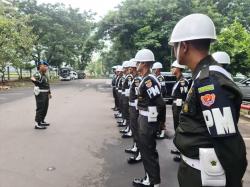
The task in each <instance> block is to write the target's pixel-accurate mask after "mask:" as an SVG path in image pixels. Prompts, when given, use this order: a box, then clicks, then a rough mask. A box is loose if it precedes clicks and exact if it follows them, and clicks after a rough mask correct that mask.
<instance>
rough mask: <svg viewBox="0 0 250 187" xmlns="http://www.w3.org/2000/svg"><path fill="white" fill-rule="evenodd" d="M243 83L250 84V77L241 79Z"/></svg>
mask: <svg viewBox="0 0 250 187" xmlns="http://www.w3.org/2000/svg"><path fill="white" fill-rule="evenodd" d="M239 82H240V83H241V84H245V85H247V86H248V85H250V78H246V79H243V80H241V81H239Z"/></svg>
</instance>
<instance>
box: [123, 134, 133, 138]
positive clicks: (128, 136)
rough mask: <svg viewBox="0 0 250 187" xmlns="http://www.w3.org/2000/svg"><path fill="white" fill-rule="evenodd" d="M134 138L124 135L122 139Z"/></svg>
mask: <svg viewBox="0 0 250 187" xmlns="http://www.w3.org/2000/svg"><path fill="white" fill-rule="evenodd" d="M132 137H133V136H127V135H125V134H124V135H123V136H122V138H132Z"/></svg>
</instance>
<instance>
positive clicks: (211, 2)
mask: <svg viewBox="0 0 250 187" xmlns="http://www.w3.org/2000/svg"><path fill="white" fill-rule="evenodd" d="M249 7H250V0H207V1H204V0H125V1H123V2H122V3H121V4H120V6H119V7H118V8H117V10H115V11H111V12H109V13H108V14H107V15H106V16H105V17H104V18H103V20H101V21H100V23H99V27H98V32H97V36H98V37H99V38H100V39H102V40H108V41H111V45H109V46H108V50H105V51H104V52H103V51H102V54H101V60H102V61H103V64H104V66H105V67H107V68H111V67H112V66H113V65H116V64H121V63H122V61H124V60H129V59H130V58H132V57H134V55H135V53H136V51H137V50H139V49H141V48H149V49H151V50H152V51H153V52H154V54H155V56H156V60H157V61H160V62H162V63H163V65H164V66H165V70H169V69H168V68H167V67H170V64H171V63H172V61H173V60H174V57H173V55H172V54H173V53H172V51H171V50H172V49H171V48H170V47H169V46H168V39H169V37H170V34H171V32H172V30H173V28H174V26H175V24H176V23H177V21H178V20H180V19H181V18H182V17H184V16H186V15H188V14H190V13H204V14H207V15H209V16H210V17H211V18H212V19H213V21H214V23H215V25H216V30H217V33H220V31H221V29H223V28H225V27H226V26H228V25H229V24H231V23H233V20H235V19H237V20H239V21H240V23H242V24H243V25H244V26H245V27H246V28H249V25H248V24H249V23H250V21H249V10H250V9H249ZM183 32H185V31H183ZM220 50H224V49H223V48H221V49H220ZM244 58H245V59H246V58H247V57H246V56H244ZM244 67H245V66H244ZM232 69H234V71H237V70H238V69H235V67H232Z"/></svg>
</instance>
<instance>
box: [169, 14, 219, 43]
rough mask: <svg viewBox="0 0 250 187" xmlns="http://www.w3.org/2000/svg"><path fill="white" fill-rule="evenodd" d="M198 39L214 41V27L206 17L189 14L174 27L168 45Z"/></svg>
mask: <svg viewBox="0 0 250 187" xmlns="http://www.w3.org/2000/svg"><path fill="white" fill-rule="evenodd" d="M198 39H211V40H212V41H213V40H216V31H215V26H214V23H213V21H212V20H211V18H210V17H208V16H207V15H204V14H190V15H188V16H186V17H184V18H182V19H181V20H180V21H179V22H178V23H177V24H176V25H175V27H174V29H173V32H172V35H171V38H170V41H169V44H170V45H173V44H174V43H178V42H182V41H188V40H198Z"/></svg>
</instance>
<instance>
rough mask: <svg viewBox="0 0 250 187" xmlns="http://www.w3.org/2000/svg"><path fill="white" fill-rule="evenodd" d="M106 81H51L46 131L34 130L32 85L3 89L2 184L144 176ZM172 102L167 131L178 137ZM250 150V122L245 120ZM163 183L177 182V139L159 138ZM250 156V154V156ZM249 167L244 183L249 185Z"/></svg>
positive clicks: (71, 185) (117, 181)
mask: <svg viewBox="0 0 250 187" xmlns="http://www.w3.org/2000/svg"><path fill="white" fill-rule="evenodd" d="M107 83H108V81H107V80H77V81H71V82H61V83H59V84H56V85H52V95H53V98H52V100H51V101H50V108H49V112H48V116H47V121H49V122H50V123H51V126H50V127H49V128H48V129H47V130H45V131H38V130H35V129H34V115H35V99H34V96H33V93H32V88H21V89H13V90H10V91H7V92H0V142H1V143H0V187H44V186H46V187H130V186H132V185H131V182H132V180H133V178H134V177H142V176H144V171H143V166H142V164H141V163H140V164H137V165H133V166H130V165H128V164H127V158H128V157H129V156H130V155H129V154H126V153H125V152H124V149H125V148H127V147H129V146H130V145H131V144H132V140H131V139H126V140H124V139H121V135H120V133H119V128H118V127H116V123H115V119H114V118H113V112H112V111H111V110H110V108H111V107H112V106H113V99H112V95H111V89H110V88H109V86H108V84H107ZM172 123H173V122H172V113H171V108H170V106H168V107H167V124H166V125H167V129H168V130H167V133H168V135H169V136H170V137H173V125H172ZM240 128H241V131H242V132H243V136H244V138H245V141H246V144H247V149H248V150H249V149H250V124H249V121H248V120H245V119H241V120H240ZM157 147H158V152H159V155H160V165H161V178H162V185H161V186H162V187H163V186H164V187H166V186H168V187H178V182H177V177H176V176H177V169H178V163H175V162H173V161H172V155H171V154H170V149H171V148H172V147H173V144H172V139H165V140H159V141H158V145H157ZM249 159H250V158H249ZM249 179H250V171H249V170H248V171H247V172H246V177H245V179H244V180H245V186H249V185H250V182H249V181H250V180H249Z"/></svg>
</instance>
